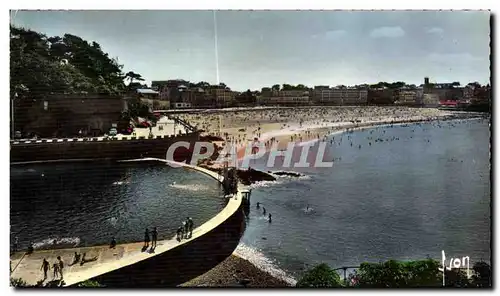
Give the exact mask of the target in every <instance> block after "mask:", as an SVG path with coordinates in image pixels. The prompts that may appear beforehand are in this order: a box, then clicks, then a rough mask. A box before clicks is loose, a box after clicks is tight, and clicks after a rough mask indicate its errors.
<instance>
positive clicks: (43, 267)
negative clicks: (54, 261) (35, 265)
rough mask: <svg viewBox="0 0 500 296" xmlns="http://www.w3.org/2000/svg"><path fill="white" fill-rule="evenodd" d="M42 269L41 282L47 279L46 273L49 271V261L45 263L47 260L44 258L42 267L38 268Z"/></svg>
mask: <svg viewBox="0 0 500 296" xmlns="http://www.w3.org/2000/svg"><path fill="white" fill-rule="evenodd" d="M42 269H43V280H44V281H45V280H46V279H47V271H49V269H50V264H49V261H47V259H45V258H43V262H42V267H40V270H42Z"/></svg>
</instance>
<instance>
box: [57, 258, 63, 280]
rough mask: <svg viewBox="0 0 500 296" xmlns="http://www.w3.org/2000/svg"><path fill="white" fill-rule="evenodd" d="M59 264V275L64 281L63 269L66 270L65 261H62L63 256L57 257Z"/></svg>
mask: <svg viewBox="0 0 500 296" xmlns="http://www.w3.org/2000/svg"><path fill="white" fill-rule="evenodd" d="M57 260H58V264H59V274H60V275H61V280H62V279H63V269H64V261H62V259H61V256H57Z"/></svg>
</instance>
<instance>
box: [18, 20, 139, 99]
mask: <svg viewBox="0 0 500 296" xmlns="http://www.w3.org/2000/svg"><path fill="white" fill-rule="evenodd" d="M122 69H123V65H120V64H119V63H118V61H117V60H116V59H114V58H110V57H109V54H108V53H105V52H104V51H103V50H102V48H101V46H100V45H99V43H97V42H95V41H92V42H88V41H86V40H83V39H82V38H80V37H78V36H75V35H71V34H65V35H64V36H62V37H61V36H52V37H48V36H46V35H44V34H42V33H38V32H35V31H32V30H29V29H25V28H18V27H14V26H11V27H10V77H11V79H10V90H11V96H14V94H17V96H20V97H23V96H29V97H32V98H37V97H45V96H48V95H50V94H75V93H79V94H81V93H98V94H119V93H122V92H123V91H124V90H125V84H124V79H125V78H126V77H128V78H129V79H130V81H131V82H132V81H133V80H135V81H138V80H139V81H140V79H141V77H140V75H138V74H135V73H133V72H129V73H127V74H124V73H123V72H122Z"/></svg>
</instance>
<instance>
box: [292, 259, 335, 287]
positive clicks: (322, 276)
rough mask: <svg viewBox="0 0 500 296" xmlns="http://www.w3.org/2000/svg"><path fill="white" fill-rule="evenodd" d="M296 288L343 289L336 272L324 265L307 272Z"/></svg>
mask: <svg viewBox="0 0 500 296" xmlns="http://www.w3.org/2000/svg"><path fill="white" fill-rule="evenodd" d="M295 286H296V287H298V288H337V287H342V281H341V279H340V276H339V274H338V273H337V272H336V271H335V270H332V269H331V268H330V267H329V266H328V265H327V264H325V263H322V264H319V265H317V266H315V267H314V268H312V269H311V270H309V271H307V272H306V273H305V274H304V275H303V276H302V278H301V279H300V280H299V281H297V284H296V285H295Z"/></svg>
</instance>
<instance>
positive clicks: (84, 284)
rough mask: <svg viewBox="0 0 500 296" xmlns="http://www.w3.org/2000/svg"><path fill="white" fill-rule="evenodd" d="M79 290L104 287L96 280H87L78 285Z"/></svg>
mask: <svg viewBox="0 0 500 296" xmlns="http://www.w3.org/2000/svg"><path fill="white" fill-rule="evenodd" d="M76 286H77V287H78V288H102V287H104V286H103V285H101V284H100V283H99V282H97V281H94V280H86V281H83V282H81V283H78V284H77V285H76Z"/></svg>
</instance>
